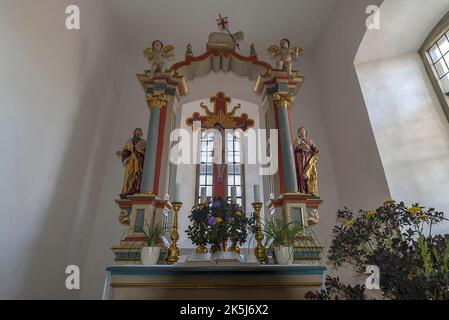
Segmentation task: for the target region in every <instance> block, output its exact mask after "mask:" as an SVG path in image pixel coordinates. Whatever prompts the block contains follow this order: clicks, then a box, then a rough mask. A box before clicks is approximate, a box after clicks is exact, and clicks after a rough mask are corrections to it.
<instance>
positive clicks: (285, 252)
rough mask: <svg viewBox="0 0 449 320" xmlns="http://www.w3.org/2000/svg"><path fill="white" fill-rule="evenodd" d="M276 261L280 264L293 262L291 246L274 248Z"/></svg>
mask: <svg viewBox="0 0 449 320" xmlns="http://www.w3.org/2000/svg"><path fill="white" fill-rule="evenodd" d="M274 254H275V255H276V261H277V263H278V264H281V265H292V264H293V247H276V248H274Z"/></svg>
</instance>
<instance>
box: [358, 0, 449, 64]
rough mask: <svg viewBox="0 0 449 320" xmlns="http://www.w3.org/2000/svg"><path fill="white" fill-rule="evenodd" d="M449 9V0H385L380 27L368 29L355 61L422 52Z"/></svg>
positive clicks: (381, 8)
mask: <svg viewBox="0 0 449 320" xmlns="http://www.w3.org/2000/svg"><path fill="white" fill-rule="evenodd" d="M448 11H449V0H385V1H384V2H383V4H382V6H381V7H380V30H375V31H374V30H370V31H367V33H366V34H365V36H364V38H363V41H362V44H361V46H360V48H359V51H358V53H357V57H356V60H355V63H362V62H368V61H374V60H380V59H387V58H392V57H397V56H401V55H403V54H407V53H412V52H418V50H419V48H420V47H421V45H422V44H423V42H424V40H425V39H426V38H427V36H428V34H429V33H430V32H431V31H432V29H433V28H434V27H435V25H436V24H437V23H438V22H439V21H440V20H441V19H442V18H443V17H444V15H445V14H446V13H447V12H448Z"/></svg>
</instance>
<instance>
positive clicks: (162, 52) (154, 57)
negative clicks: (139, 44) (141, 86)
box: [143, 40, 175, 76]
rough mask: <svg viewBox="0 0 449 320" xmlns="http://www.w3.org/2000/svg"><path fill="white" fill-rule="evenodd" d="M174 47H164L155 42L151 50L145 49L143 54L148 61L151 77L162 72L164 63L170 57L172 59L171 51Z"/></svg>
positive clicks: (158, 41) (159, 42) (160, 43)
mask: <svg viewBox="0 0 449 320" xmlns="http://www.w3.org/2000/svg"><path fill="white" fill-rule="evenodd" d="M174 50H175V47H173V46H172V45H170V44H168V45H166V46H164V44H163V43H162V41H160V40H155V41H153V44H152V46H151V48H147V49H145V51H144V52H143V54H144V55H145V57H147V59H148V61H149V62H150V63H151V76H153V75H154V74H155V73H156V72H164V71H165V70H164V66H165V63H166V62H167V61H168V60H169V59H170V58H172V57H174V56H175V55H174V53H173V51H174Z"/></svg>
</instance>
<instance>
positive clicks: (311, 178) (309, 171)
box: [293, 127, 319, 197]
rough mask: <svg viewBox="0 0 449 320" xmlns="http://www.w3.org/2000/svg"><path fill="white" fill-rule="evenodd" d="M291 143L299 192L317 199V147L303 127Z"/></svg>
mask: <svg viewBox="0 0 449 320" xmlns="http://www.w3.org/2000/svg"><path fill="white" fill-rule="evenodd" d="M293 143H294V148H295V162H296V178H297V179H298V188H299V192H301V193H304V194H310V195H313V196H316V197H318V172H317V162H318V157H317V154H318V152H319V149H318V146H317V145H316V144H315V142H313V140H312V139H310V138H309V136H308V133H307V130H306V129H305V128H304V127H301V128H299V130H298V137H296V138H295V139H294V142H293Z"/></svg>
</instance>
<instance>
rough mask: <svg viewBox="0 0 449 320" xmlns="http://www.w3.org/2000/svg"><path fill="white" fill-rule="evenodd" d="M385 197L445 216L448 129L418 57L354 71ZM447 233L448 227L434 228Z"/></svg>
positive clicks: (448, 201) (447, 208)
mask: <svg viewBox="0 0 449 320" xmlns="http://www.w3.org/2000/svg"><path fill="white" fill-rule="evenodd" d="M356 68H357V73H358V75H359V79H360V84H361V86H362V90H363V94H364V96H365V101H366V105H367V108H368V112H369V115H370V119H371V123H372V126H373V130H374V134H375V137H376V142H377V145H378V147H379V152H380V156H381V158H382V163H383V165H384V169H385V174H386V176H387V180H388V185H389V187H390V191H391V195H392V196H393V197H394V198H395V199H398V200H402V201H404V202H406V203H408V204H412V203H415V202H419V203H421V204H422V205H424V206H427V207H433V208H436V209H437V210H439V211H443V212H445V213H446V217H447V214H448V213H449V191H448V190H449V125H448V123H447V119H446V117H445V115H444V112H443V109H442V107H441V104H440V103H439V101H438V98H437V96H436V94H435V91H434V89H433V87H432V85H431V83H430V80H429V78H428V76H427V73H426V71H425V69H424V65H423V62H422V60H421V58H420V57H419V55H418V54H416V53H413V54H406V55H403V56H399V57H396V58H392V59H386V60H380V61H373V62H367V63H362V64H359V65H357V66H356ZM434 232H441V233H448V232H449V224H448V223H445V224H443V225H442V226H440V227H437V228H434Z"/></svg>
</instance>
